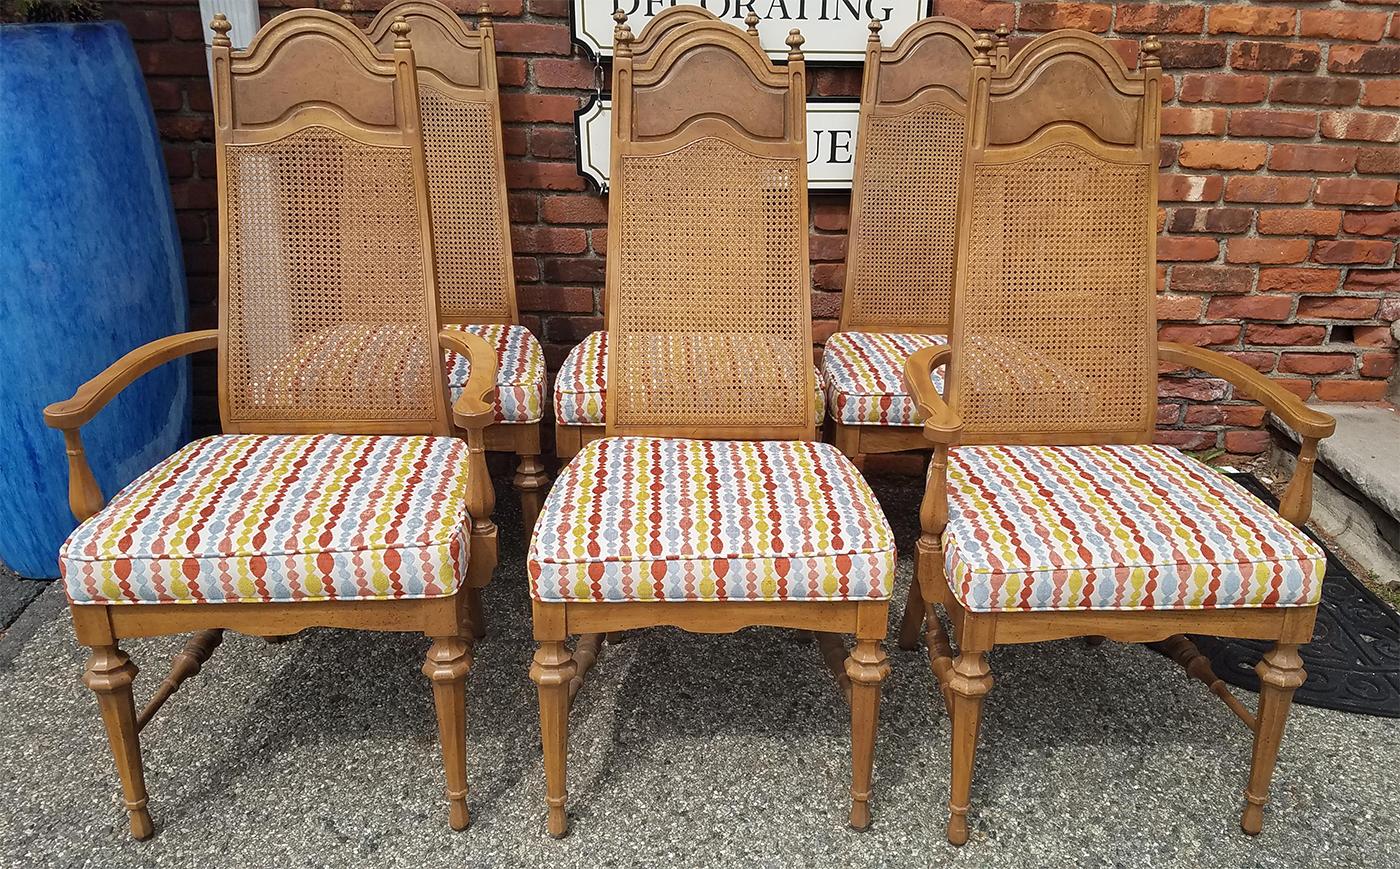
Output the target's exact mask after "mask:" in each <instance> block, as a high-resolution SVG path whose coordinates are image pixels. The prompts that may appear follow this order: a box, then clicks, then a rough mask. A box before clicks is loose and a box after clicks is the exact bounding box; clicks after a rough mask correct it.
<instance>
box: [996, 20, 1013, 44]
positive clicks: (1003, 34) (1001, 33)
mask: <svg viewBox="0 0 1400 869" xmlns="http://www.w3.org/2000/svg"><path fill="white" fill-rule="evenodd" d="M1010 35H1011V28H1010V27H1007V26H1006V25H1005V24H999V25H997V48H1006V47H1007V46H1008V45H1010V44H1011V40H1010V39H1007V37H1008V36H1010Z"/></svg>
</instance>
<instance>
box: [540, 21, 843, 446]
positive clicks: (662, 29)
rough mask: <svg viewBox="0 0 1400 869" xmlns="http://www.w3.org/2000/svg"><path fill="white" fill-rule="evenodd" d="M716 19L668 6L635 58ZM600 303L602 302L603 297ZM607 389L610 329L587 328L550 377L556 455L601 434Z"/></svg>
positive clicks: (821, 394) (751, 33)
mask: <svg viewBox="0 0 1400 869" xmlns="http://www.w3.org/2000/svg"><path fill="white" fill-rule="evenodd" d="M613 18H614V20H616V21H617V22H618V26H619V27H621V26H622V24H624V23H625V22H626V20H627V15H626V13H624V12H622V11H621V10H617V11H615V12H614V13H613ZM719 20H720V19H719V18H718V17H716V16H715V14H714V13H713V12H711V11H709V10H708V9H705V8H703V7H700V6H692V5H688V4H682V5H678V6H668V7H667V8H665V9H663V10H662V11H661V12H660V13H658V14H657V15H656V16H655V17H653V18H652V19H651V20H649V21H648V22H647V24H646V26H645V27H643V28H642V32H641V33H640V34H639V35H638V36H637V37H636V41H635V42H634V43H633V44H632V46H631V52H632V57H633V59H634V62H641V61H643V60H645V58H647V57H650V56H651V55H652V53H653V51H654V49H655V48H656V47H657V46H658V45H659V44H660V42H661V40H662V37H664V36H665V34H667V33H668V32H670V31H671V30H672V29H674V28H676V27H680V26H683V25H685V24H688V23H691V22H694V21H710V22H718V21H719ZM758 22H759V18H758V15H757V14H756V13H754V12H752V11H750V12H749V14H748V16H747V18H746V19H745V21H744V23H745V27H746V29H745V30H744V31H743V33H744V36H745V37H746V38H748V39H749V40H750V41H751V42H752V43H753V44H754V46H755V47H757V46H758V45H759V42H758ZM604 302H605V305H604V307H606V299H604ZM605 313H606V311H605ZM814 376H815V378H816V381H815V384H814V386H813V398H812V400H813V402H814V404H815V406H816V411H817V418H816V427H817V429H820V427H821V425H822V421H823V418H824V409H825V405H826V397H825V391H826V384H825V381H824V380H823V378H822V373H821V371H820V369H817V371H816V374H815V375H814ZM607 392H608V333H607V332H606V331H604V330H599V331H597V332H590V333H589V334H588V335H587V336H585V337H584V339H583V340H582V341H580V342H579V343H578V344H576V345H574V347H573V349H572V350H570V351H569V355H568V356H566V357H565V359H564V363H563V365H561V366H560V367H559V373H558V374H557V375H556V377H555V380H554V451H555V453H556V454H557V455H558V456H559V458H560V459H567V458H572V457H573V456H574V454H576V453H577V452H578V451H579V449H581V448H582V447H583V445H584V444H586V443H588V442H590V441H595V440H597V439H598V438H601V437H603V436H604V433H605V431H606V425H605V419H606V416H607Z"/></svg>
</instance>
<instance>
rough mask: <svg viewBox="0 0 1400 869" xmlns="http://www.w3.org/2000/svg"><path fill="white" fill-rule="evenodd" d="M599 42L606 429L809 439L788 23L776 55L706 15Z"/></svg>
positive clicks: (794, 59) (800, 198)
mask: <svg viewBox="0 0 1400 869" xmlns="http://www.w3.org/2000/svg"><path fill="white" fill-rule="evenodd" d="M658 20H660V17H659V16H658ZM614 42H615V45H616V54H615V56H614V60H613V113H612V123H613V128H612V171H611V176H610V177H611V179H612V181H611V183H612V189H611V191H610V193H609V197H608V199H609V202H608V257H607V324H608V334H609V339H608V340H609V345H608V391H607V430H608V433H610V434H656V435H671V436H697V437H711V438H747V439H767V438H773V439H777V438H783V439H810V438H811V437H812V431H813V427H814V425H815V420H814V416H813V414H814V408H813V407H812V400H811V396H812V392H813V389H814V385H813V382H812V378H813V374H812V322H811V301H810V292H811V290H810V288H811V276H810V265H809V261H808V247H807V162H806V143H805V139H806V133H805V130H806V115H805V111H806V103H805V99H806V82H805V79H806V75H805V66H804V63H803V60H802V54H801V51H800V48H801V44H802V37H801V35H800V34H798V32H797V31H796V30H794V31H792V33H791V34H790V35H789V36H788V45H789V47H790V49H791V51H790V52H789V54H788V61H787V64H786V66H776V65H774V64H773V63H771V62H770V61H769V59H768V57H767V55H765V54H764V53H763V52H762V51H761V50H760V49H759V48H758V46H757V44H756V43H755V42H754V40H752V39H751V38H750V36H749V35H748V34H746V33H744V32H743V31H741V30H738V29H737V28H734V27H731V26H729V25H727V24H724V23H722V22H719V21H712V20H706V19H695V20H690V21H687V22H685V23H683V24H680V25H677V26H669V27H667V29H666V31H665V33H663V34H662V35H661V36H660V37H658V38H656V39H655V40H654V41H651V42H649V44H650V45H651V48H650V50H648V51H647V53H646V54H644V55H637V56H634V55H633V53H632V34H631V32H630V30H628V29H627V27H626V26H625V25H621V26H619V27H618V30H617V35H616V38H615V40H614Z"/></svg>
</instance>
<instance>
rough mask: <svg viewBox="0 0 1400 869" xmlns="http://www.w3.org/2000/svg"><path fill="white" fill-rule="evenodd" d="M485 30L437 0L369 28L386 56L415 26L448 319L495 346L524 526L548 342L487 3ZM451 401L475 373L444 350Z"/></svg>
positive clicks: (534, 480) (530, 521) (496, 441)
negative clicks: (506, 132) (517, 215)
mask: <svg viewBox="0 0 1400 869" xmlns="http://www.w3.org/2000/svg"><path fill="white" fill-rule="evenodd" d="M477 16H478V17H477V28H476V29H475V30H469V29H467V27H466V25H465V24H464V23H463V21H462V19H461V18H460V17H459V16H458V15H457V13H456V12H453V11H452V10H451V9H449V8H448V7H446V6H444V5H443V4H442V3H439V2H437V0H395V2H391V3H389V4H388V5H387V6H385V7H384V8H383V9H382V10H380V12H379V14H378V15H376V16H375V18H374V20H373V22H371V23H370V25H369V31H368V33H369V39H370V41H371V42H373V43H374V44H375V45H376V46H378V47H379V50H380V51H381V52H384V53H388V52H389V51H390V50H391V49H392V47H393V42H394V33H393V25H394V21H396V20H397V19H399V18H403V19H404V20H406V21H407V22H408V23H409V26H410V27H412V28H413V57H414V61H415V62H416V63H417V64H418V71H417V72H418V98H419V111H420V114H421V116H422V121H423V150H424V153H425V154H426V159H427V164H428V202H429V206H430V209H431V213H432V225H433V252H434V258H435V260H436V264H437V288H438V312H439V316H440V317H441V319H442V322H443V325H444V326H446V327H447V328H449V329H461V330H464V331H467V332H471V333H472V334H475V335H478V336H480V337H481V338H482V339H484V340H485V341H486V343H487V344H490V345H491V346H492V347H493V348H495V351H496V370H497V375H496V381H497V382H496V416H495V420H494V422H493V423H492V424H491V425H490V426H489V427H488V428H487V429H486V449H487V450H488V451H492V452H494V451H501V452H511V453H515V454H516V456H518V457H519V460H518V463H517V465H516V472H515V478H514V480H513V482H514V485H515V488H516V490H517V491H519V493H520V504H521V511H520V512H521V520H522V522H523V524H524V528H525V531H526V533H527V534H528V533H529V531H530V529H531V528H533V527H534V523H535V517H536V516H537V515H538V514H539V509H540V502H541V501H542V500H543V499H544V493H545V491H546V490H547V489H548V488H549V473H548V472H547V471H546V470H545V466H544V463H543V462H542V461H541V460H540V426H541V424H542V423H541V420H543V418H544V408H545V383H546V376H545V363H544V352H543V351H542V350H541V349H540V342H539V341H538V340H537V339H536V338H535V336H534V335H533V334H532V333H531V332H530V330H529V329H527V328H525V327H524V326H522V325H520V308H519V305H518V303H517V301H516V294H515V261H514V259H513V256H512V253H511V241H510V208H509V203H508V202H507V199H506V193H507V188H506V172H505V149H504V147H503V146H502V144H501V98H500V87H499V84H498V80H497V73H496V37H495V26H494V24H493V23H492V21H491V12H490V7H489V5H487V4H486V3H483V4H482V5H481V8H480V9H479V11H478V12H477ZM447 364H448V374H447V378H448V386H449V387H450V388H451V390H452V393H451V394H452V395H453V396H454V397H455V396H456V395H457V394H458V393H459V392H460V391H461V389H462V387H463V386H464V385H465V384H466V383H467V381H468V379H469V378H470V377H471V364H470V361H469V360H468V358H467V357H466V356H463V355H461V354H459V353H452V354H449V356H448V363H447Z"/></svg>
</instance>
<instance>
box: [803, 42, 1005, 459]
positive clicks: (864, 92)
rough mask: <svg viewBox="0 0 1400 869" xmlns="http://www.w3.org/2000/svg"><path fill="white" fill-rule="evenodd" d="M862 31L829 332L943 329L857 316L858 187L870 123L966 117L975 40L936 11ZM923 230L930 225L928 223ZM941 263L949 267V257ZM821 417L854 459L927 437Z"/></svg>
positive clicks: (936, 324) (864, 181)
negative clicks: (937, 112)
mask: <svg viewBox="0 0 1400 869" xmlns="http://www.w3.org/2000/svg"><path fill="white" fill-rule="evenodd" d="M869 30H870V37H869V39H868V40H867V41H866V47H865V71H864V77H863V79H862V82H861V95H860V120H859V127H858V130H857V135H856V153H855V167H854V173H855V174H854V180H853V182H852V185H851V212H850V222H849V226H850V229H849V231H848V234H847V239H846V283H845V291H844V292H843V293H842V296H841V318H840V321H839V323H838V325H837V331H838V332H877V333H878V332H890V333H905V334H908V333H915V334H919V333H922V334H929V335H946V334H948V318H947V317H946V316H945V317H931V318H928V319H926V320H924V321H922V322H918V323H911V322H901V323H896V322H893V321H890V320H887V319H884V318H880V317H868V316H864V315H863V312H862V311H861V310H860V308H859V306H858V304H857V290H858V288H859V287H860V283H861V281H863V280H864V276H863V275H862V274H861V273H860V270H859V269H858V268H857V265H858V263H859V262H860V256H861V252H862V250H863V249H864V247H865V246H866V245H867V244H868V242H869V237H868V235H867V233H868V232H877V231H879V230H878V229H874V228H872V229H870V230H865V229H864V226H865V222H864V221H863V220H862V215H863V213H864V211H865V199H866V196H867V195H869V194H866V193H865V190H866V188H867V185H868V184H869V181H870V177H871V173H872V170H871V168H870V162H871V159H872V158H871V151H872V149H874V148H875V147H877V146H876V144H875V137H874V136H873V135H871V134H870V125H871V124H872V123H873V122H874V121H876V120H878V119H885V118H891V119H894V118H900V117H905V116H908V115H911V114H914V113H916V112H921V111H926V110H928V109H929V108H931V107H935V106H936V107H938V108H941V109H944V110H947V111H949V112H953V113H955V114H958V115H961V116H962V117H963V118H967V117H968V112H969V106H968V102H969V91H968V87H969V82H970V80H971V71H972V60H973V58H974V57H976V51H975V50H974V49H973V43H975V42H976V41H977V34H976V33H975V32H973V30H972V29H971V28H969V27H968V26H967V25H965V24H963V23H962V22H961V21H958V20H956V19H953V18H944V17H940V16H930V17H928V18H924V19H922V20H921V21H919V22H917V23H916V24H914V26H912V27H910V28H909V29H908V30H905V31H904V32H903V33H902V34H900V35H899V38H898V39H896V40H895V41H894V43H893V44H892V45H890V46H885V45H884V44H883V43H882V42H881V41H880V30H881V22H880V21H879V20H878V19H872V20H871V22H870V25H869ZM1010 33H1011V31H1010V29H1009V28H1007V27H1005V26H1003V27H999V28H997V31H996V45H995V47H994V49H993V53H992V60H993V65H994V66H993V68H994V69H996V70H1001V69H1004V68H1005V67H1006V63H1007V61H1008V60H1009V58H1010V55H1011V44H1010V41H1009V39H1008V37H1009V35H1010ZM952 58H956V60H953V59H952ZM964 60H965V62H963V61H964ZM965 146H966V138H964V147H965ZM929 230H930V231H932V228H929ZM949 241H950V242H952V241H954V240H953V239H950V240H949ZM948 265H949V268H950V269H951V267H952V263H951V262H950V263H949V264H948ZM864 292H865V294H867V295H869V294H871V293H872V292H873V291H872V290H871V289H866V290H865V291H864ZM949 295H950V296H951V287H950V288H949ZM827 416H828V419H829V422H828V426H829V431H830V439H831V442H832V443H833V444H835V445H836V448H837V449H839V450H841V452H843V453H845V454H846V455H847V456H849V457H851V459H853V460H855V461H856V462H857V464H861V463H862V462H863V460H864V458H865V457H866V456H867V455H872V454H878V453H892V452H904V451H910V450H917V451H921V452H926V451H927V450H928V441H927V440H926V439H925V438H924V435H923V431H922V429H921V428H920V427H919V426H917V425H913V426H908V425H851V424H849V423H844V422H842V421H841V420H840V419H839V418H837V417H836V416H835V415H834V414H831V413H828V414H827Z"/></svg>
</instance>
